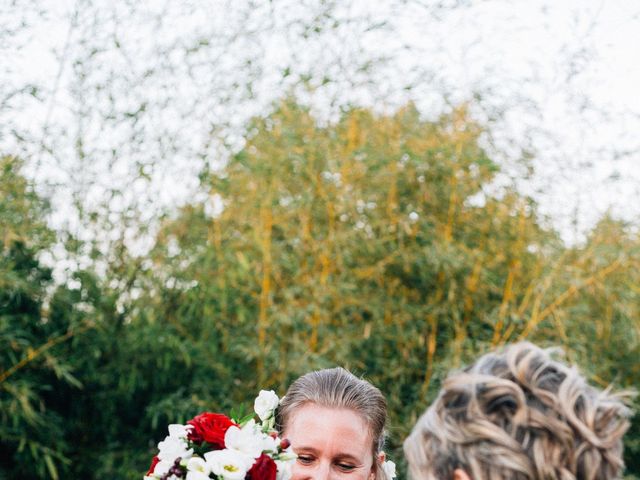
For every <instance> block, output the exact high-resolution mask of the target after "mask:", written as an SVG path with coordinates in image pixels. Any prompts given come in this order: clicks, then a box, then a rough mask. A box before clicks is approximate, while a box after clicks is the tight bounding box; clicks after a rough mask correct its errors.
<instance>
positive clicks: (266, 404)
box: [253, 390, 280, 422]
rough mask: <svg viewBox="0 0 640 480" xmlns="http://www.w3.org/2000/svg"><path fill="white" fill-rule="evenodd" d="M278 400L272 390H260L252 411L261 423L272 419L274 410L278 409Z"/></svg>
mask: <svg viewBox="0 0 640 480" xmlns="http://www.w3.org/2000/svg"><path fill="white" fill-rule="evenodd" d="M279 403H280V399H279V398H278V395H276V393H275V392H274V391H273V390H268V391H267V390H260V394H259V395H258V397H257V398H256V400H255V402H253V409H254V410H255V412H256V413H257V414H258V417H260V420H262V421H263V422H264V421H265V420H269V419H270V418H271V417H273V412H274V410H275V409H276V408H277V407H278V404H279Z"/></svg>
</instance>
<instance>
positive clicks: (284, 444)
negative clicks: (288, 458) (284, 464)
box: [280, 438, 291, 450]
mask: <svg viewBox="0 0 640 480" xmlns="http://www.w3.org/2000/svg"><path fill="white" fill-rule="evenodd" d="M290 446H291V442H290V441H289V439H288V438H283V439H282V441H281V442H280V448H281V449H282V450H286V449H287V448H289V447H290Z"/></svg>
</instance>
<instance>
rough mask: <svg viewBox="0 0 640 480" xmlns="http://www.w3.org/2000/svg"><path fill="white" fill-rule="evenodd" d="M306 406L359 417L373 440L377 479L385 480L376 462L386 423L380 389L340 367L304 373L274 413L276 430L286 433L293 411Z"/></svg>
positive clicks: (382, 444)
mask: <svg viewBox="0 0 640 480" xmlns="http://www.w3.org/2000/svg"><path fill="white" fill-rule="evenodd" d="M308 403H314V404H316V405H320V406H322V407H328V408H344V409H349V410H352V411H353V412H355V413H356V414H358V415H360V416H361V417H362V418H363V419H364V420H365V422H366V423H367V425H368V427H369V433H370V435H371V439H372V445H371V453H372V455H373V465H374V469H375V474H376V480H386V475H385V473H384V470H383V469H382V468H381V465H380V462H379V460H378V454H379V453H380V452H381V451H382V448H383V446H384V437H385V432H384V427H385V423H386V420H387V402H386V400H385V398H384V396H383V395H382V393H381V392H380V390H378V389H377V388H376V387H374V386H373V385H371V384H370V383H369V382H367V381H366V380H362V379H360V378H358V377H356V376H355V375H353V374H352V373H350V372H348V371H347V370H345V369H344V368H340V367H337V368H329V369H325V370H318V371H315V372H310V373H307V374H305V375H303V376H301V377H300V378H298V379H297V380H296V381H295V382H293V383H292V384H291V386H290V387H289V390H288V391H287V394H286V395H285V396H284V398H283V399H282V401H281V402H280V406H279V407H278V412H277V423H278V428H279V430H280V431H283V430H285V429H286V427H287V423H288V422H289V420H290V419H291V416H292V415H293V414H294V413H295V412H296V410H298V409H299V408H300V407H302V406H304V405H306V404H308Z"/></svg>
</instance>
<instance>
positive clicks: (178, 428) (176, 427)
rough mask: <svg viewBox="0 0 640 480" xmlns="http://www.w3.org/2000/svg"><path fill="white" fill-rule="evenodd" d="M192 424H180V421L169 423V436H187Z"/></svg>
mask: <svg viewBox="0 0 640 480" xmlns="http://www.w3.org/2000/svg"><path fill="white" fill-rule="evenodd" d="M189 428H191V425H180V424H178V423H172V424H171V425H169V436H170V437H171V438H187V434H188V433H189Z"/></svg>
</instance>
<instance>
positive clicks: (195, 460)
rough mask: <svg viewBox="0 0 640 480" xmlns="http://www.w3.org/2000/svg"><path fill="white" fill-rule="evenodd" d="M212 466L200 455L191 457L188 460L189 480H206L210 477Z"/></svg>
mask: <svg viewBox="0 0 640 480" xmlns="http://www.w3.org/2000/svg"><path fill="white" fill-rule="evenodd" d="M210 473H211V468H209V465H207V462H205V461H204V459H202V458H200V457H191V458H190V459H189V461H188V462H187V480H204V479H208V478H209V474H210Z"/></svg>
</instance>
